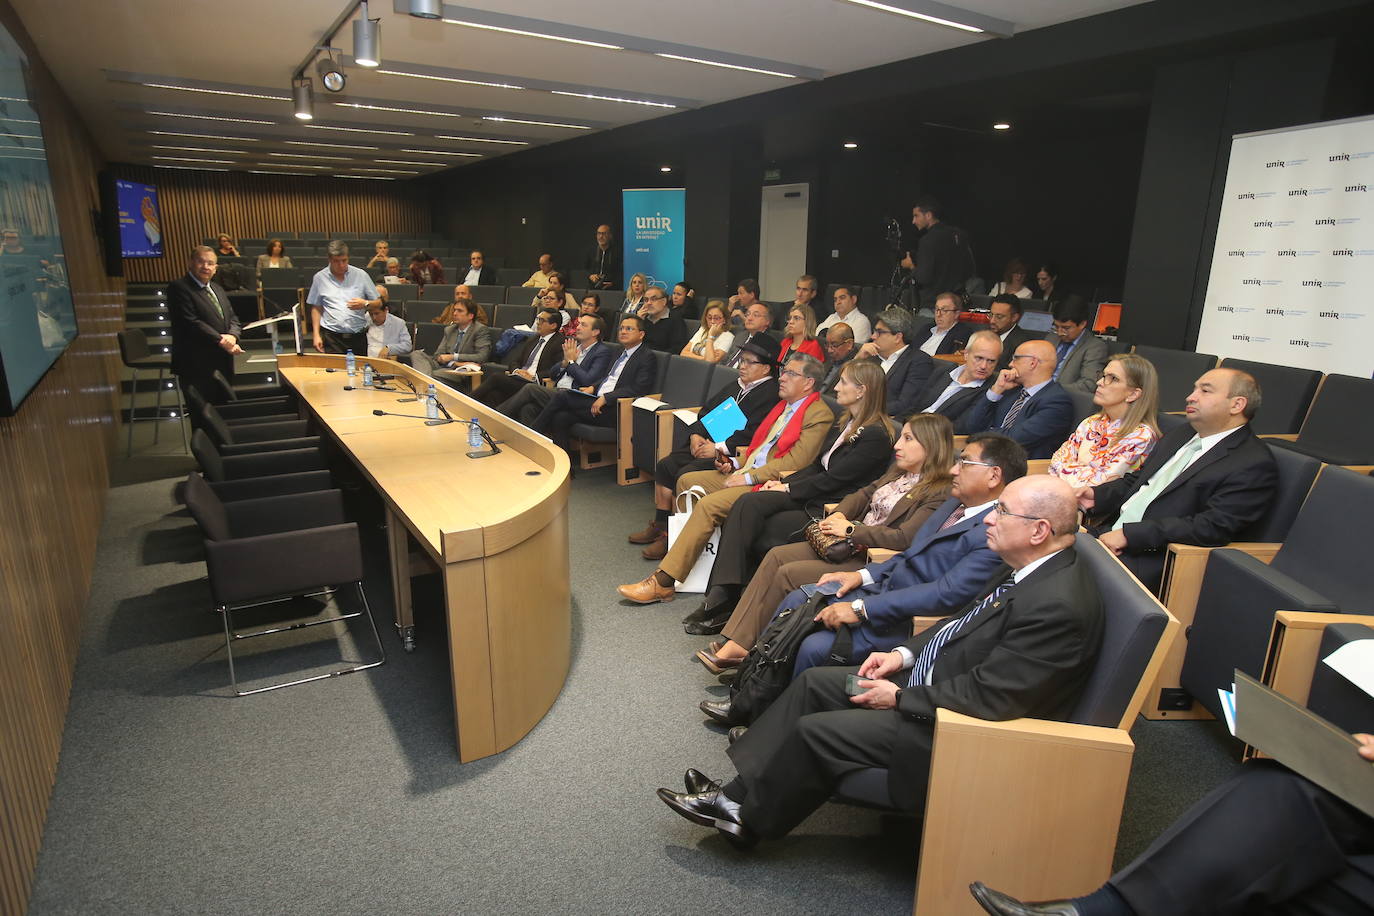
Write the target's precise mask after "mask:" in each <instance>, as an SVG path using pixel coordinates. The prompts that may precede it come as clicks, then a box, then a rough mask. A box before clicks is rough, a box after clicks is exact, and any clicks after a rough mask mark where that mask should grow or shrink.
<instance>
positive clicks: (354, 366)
mask: <svg viewBox="0 0 1374 916" xmlns="http://www.w3.org/2000/svg"><path fill="white" fill-rule="evenodd" d="M344 362H345V363H347V364H348V374H349V375H357V374H358V360H357V357H355V356H354V355H353V351H352V350H349V351H348V352H347V353H345V354H344Z"/></svg>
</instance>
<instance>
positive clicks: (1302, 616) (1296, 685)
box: [1261, 611, 1374, 706]
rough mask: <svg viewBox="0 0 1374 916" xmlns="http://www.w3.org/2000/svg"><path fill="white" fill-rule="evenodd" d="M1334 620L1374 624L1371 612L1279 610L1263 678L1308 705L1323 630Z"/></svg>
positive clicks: (1300, 702)
mask: <svg viewBox="0 0 1374 916" xmlns="http://www.w3.org/2000/svg"><path fill="white" fill-rule="evenodd" d="M1333 623H1363V624H1366V625H1368V626H1374V615H1371V614H1329V613H1322V612H1319V611H1279V612H1278V613H1276V614H1275V615H1274V626H1273V629H1272V630H1271V631H1270V634H1269V648H1268V651H1267V652H1266V654H1265V659H1264V672H1263V677H1262V678H1261V680H1263V682H1264V683H1265V684H1267V685H1269V686H1270V687H1272V688H1273V689H1274V690H1276V691H1278V692H1279V693H1281V694H1283V695H1284V696H1286V697H1289V698H1290V699H1292V700H1293V701H1294V702H1295V703H1298V704H1300V705H1303V706H1306V705H1307V695H1308V691H1309V690H1310V689H1311V687H1312V673H1313V671H1315V670H1316V667H1317V661H1318V659H1317V655H1318V650H1319V649H1320V648H1321V641H1322V631H1323V630H1325V629H1326V627H1327V626H1328V625H1329V624H1333Z"/></svg>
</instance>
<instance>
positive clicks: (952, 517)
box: [940, 504, 968, 531]
mask: <svg viewBox="0 0 1374 916" xmlns="http://www.w3.org/2000/svg"><path fill="white" fill-rule="evenodd" d="M967 511H968V507H967V506H964V505H963V504H960V505H957V506H955V507H954V511H953V512H951V513H950V514H949V518H947V519H945V523H944V524H943V525H941V526H940V530H941V531H944V530H945V529H946V528H953V527H954V526H955V525H957V524H959V523H960V522H962V521H963V520H964V513H965V512H967Z"/></svg>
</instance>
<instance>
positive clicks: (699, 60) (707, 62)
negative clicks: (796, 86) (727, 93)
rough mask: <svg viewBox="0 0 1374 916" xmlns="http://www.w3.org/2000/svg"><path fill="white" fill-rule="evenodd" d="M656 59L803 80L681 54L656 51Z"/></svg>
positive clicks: (776, 71) (770, 71) (757, 68)
mask: <svg viewBox="0 0 1374 916" xmlns="http://www.w3.org/2000/svg"><path fill="white" fill-rule="evenodd" d="M654 56H655V57H666V58H668V60H681V61H686V62H687V63H689V64H705V65H706V66H708V67H724V68H725V69H726V70H743V71H744V72H746V73H761V74H763V75H764V76H780V77H782V78H783V79H786V80H795V79H801V77H799V76H797V74H795V73H782V72H780V71H778V70H764V69H762V68H761V67H746V66H744V64H727V63H724V62H722V61H718V60H703V59H702V58H700V57H684V56H683V55H681V54H665V53H663V52H662V51H655V52H654Z"/></svg>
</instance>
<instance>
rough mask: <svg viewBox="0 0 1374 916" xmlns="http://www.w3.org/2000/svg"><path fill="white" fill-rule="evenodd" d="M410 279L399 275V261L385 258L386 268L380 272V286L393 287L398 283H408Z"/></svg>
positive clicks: (398, 259)
mask: <svg viewBox="0 0 1374 916" xmlns="http://www.w3.org/2000/svg"><path fill="white" fill-rule="evenodd" d="M409 282H410V278H409V277H407V276H404V275H402V274H401V259H400V258H387V259H386V267H385V268H384V269H383V271H382V284H383V285H385V286H395V285H396V284H398V283H409Z"/></svg>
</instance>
